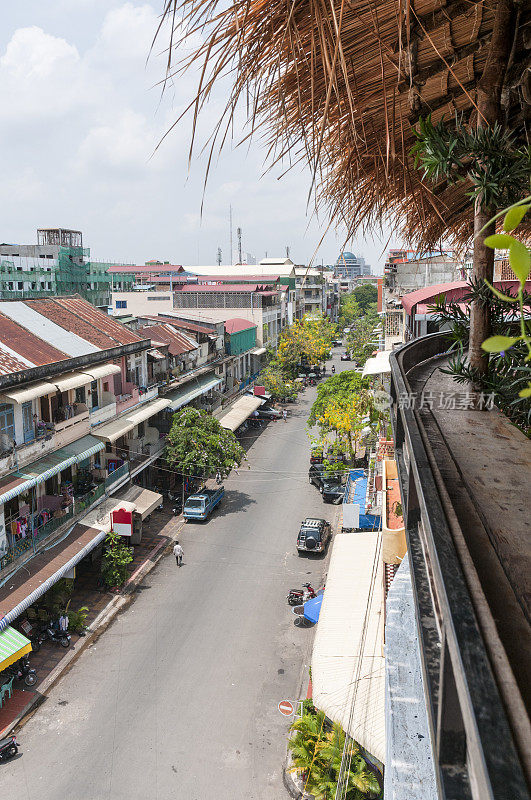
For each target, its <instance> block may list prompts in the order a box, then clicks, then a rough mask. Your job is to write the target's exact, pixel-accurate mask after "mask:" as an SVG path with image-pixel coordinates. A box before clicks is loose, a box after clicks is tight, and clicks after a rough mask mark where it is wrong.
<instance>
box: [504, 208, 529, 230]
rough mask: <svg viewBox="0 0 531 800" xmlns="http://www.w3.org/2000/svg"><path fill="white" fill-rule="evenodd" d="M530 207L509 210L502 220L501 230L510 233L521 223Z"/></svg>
mask: <svg viewBox="0 0 531 800" xmlns="http://www.w3.org/2000/svg"><path fill="white" fill-rule="evenodd" d="M530 208H531V206H526V205H524V206H513V208H510V209H509V211H508V212H507V214H506V215H505V219H504V220H503V230H504V231H507V233H510V232H511V231H514V229H515V228H516V227H517V226H518V225H519V224H520V223H521V221H522V219H523V218H524V217H525V215H526V214H527V212H528V211H529V209H530Z"/></svg>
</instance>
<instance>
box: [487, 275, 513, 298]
mask: <svg viewBox="0 0 531 800" xmlns="http://www.w3.org/2000/svg"><path fill="white" fill-rule="evenodd" d="M484 280H485V283H486V284H487V286H488V287H489V289H490V290H491V292H492V293H493V294H495V295H496V297H498V298H499V299H500V300H507V302H508V303H517V302H518V298H517V297H511V296H510V295H508V294H503V292H500V291H498V289H496V288H495V287H494V286H493V285H492V284H491V283H489V282H488V280H486V279H484Z"/></svg>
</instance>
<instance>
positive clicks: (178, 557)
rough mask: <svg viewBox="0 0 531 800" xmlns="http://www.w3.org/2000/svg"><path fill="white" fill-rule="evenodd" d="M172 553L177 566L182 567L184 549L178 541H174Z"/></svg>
mask: <svg viewBox="0 0 531 800" xmlns="http://www.w3.org/2000/svg"><path fill="white" fill-rule="evenodd" d="M173 555H174V556H175V561H176V562H177V566H178V567H182V564H183V556H184V550H183V549H182V547H181V545H180V544H179V542H175V545H174V547H173Z"/></svg>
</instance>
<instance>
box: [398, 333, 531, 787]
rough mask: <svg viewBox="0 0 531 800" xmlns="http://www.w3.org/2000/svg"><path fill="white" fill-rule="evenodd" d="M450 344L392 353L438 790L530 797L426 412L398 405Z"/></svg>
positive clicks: (433, 340)
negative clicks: (416, 372) (415, 372)
mask: <svg viewBox="0 0 531 800" xmlns="http://www.w3.org/2000/svg"><path fill="white" fill-rule="evenodd" d="M448 347H449V340H448V339H447V337H446V336H445V334H432V335H429V336H425V337H423V338H421V339H417V340H415V341H413V342H411V343H410V344H406V345H405V346H404V347H402V348H400V349H399V350H398V351H395V352H393V353H392V354H391V358H390V363H391V398H392V401H393V402H392V406H391V421H392V426H393V432H394V438H395V448H396V450H395V458H396V462H397V466H398V477H399V481H400V487H401V495H402V507H403V515H404V520H405V525H406V535H407V541H408V550H409V558H410V563H411V568H412V580H413V588H414V597H415V612H416V618H417V628H418V635H419V644H420V652H421V662H422V669H423V679H424V680H423V683H424V696H425V702H426V708H427V712H428V723H429V726H430V733H431V740H432V747H433V753H432V757H433V759H434V763H435V768H436V769H435V771H436V778H437V782H438V796H439V798H441V800H443V799H444V800H449V799H450V798H463V799H465V798H466V799H468V798H473V799H474V800H480V798H481V800H494V799H496V800H502V798H503V800H505V798H509V797H510V798H511V800H524V799H525V800H527V798H528V797H529V794H528V792H527V788H526V781H525V777H524V772H523V768H522V763H521V761H520V759H519V756H518V751H517V747H516V743H515V740H514V738H513V731H512V729H511V726H510V724H509V720H508V716H507V713H506V709H505V706H504V703H503V700H502V697H501V695H500V691H499V689H498V684H497V682H496V678H495V676H494V673H493V669H492V667H491V662H490V659H489V654H488V650H487V646H486V642H485V640H484V638H483V636H482V633H481V630H480V627H479V624H478V618H477V615H476V613H475V609H474V602H473V598H472V595H471V592H470V590H469V584H468V583H467V578H466V576H465V574H464V567H463V564H462V563H461V560H460V558H459V556H458V552H457V549H456V544H455V541H454V537H453V532H452V530H451V529H450V527H449V523H448V519H449V518H451V516H450V515H451V513H452V512H453V507H451V506H450V507H448V500H447V499H443V497H444V495H443V494H441V493H440V492H439V490H438V487H437V477H436V475H435V472H434V470H433V468H432V464H434V458H433V453H432V452H431V447H430V444H429V441H428V437H427V434H426V431H425V429H424V427H423V425H422V422H421V419H420V417H419V415H418V412H416V411H415V410H414V409H412V408H409V407H408V405H409V404H407V403H405V404H404V403H399V402H398V400H399V398H401V397H406V396H407V395H408V394H410V393H411V387H410V384H409V380H408V373H409V372H410V370H411V369H412V368H413V367H415V366H418V365H420V364H423V363H424V362H426V361H428V360H430V359H432V358H434V357H436V356H441V355H443V354H445V353H446V352H447V351H448ZM454 517H455V515H454ZM475 599H476V602H477V598H475ZM424 744H426V743H424ZM419 746H421V744H420V743H419Z"/></svg>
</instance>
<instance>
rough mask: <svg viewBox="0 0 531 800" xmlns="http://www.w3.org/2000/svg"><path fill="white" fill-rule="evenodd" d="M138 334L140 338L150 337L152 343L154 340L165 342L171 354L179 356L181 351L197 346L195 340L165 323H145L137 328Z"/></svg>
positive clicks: (186, 351) (194, 348) (187, 350)
mask: <svg viewBox="0 0 531 800" xmlns="http://www.w3.org/2000/svg"><path fill="white" fill-rule="evenodd" d="M138 334H139V335H140V336H141V337H142V338H145V339H151V342H152V344H153V343H154V340H156V341H157V342H163V343H164V344H167V345H168V350H169V352H170V353H171V354H172V356H179V355H181V354H182V353H189V352H190V351H191V350H196V349H197V348H198V347H199V345H198V344H197V342H194V341H193V339H190V338H189V337H188V336H185V335H184V334H183V333H179V331H178V330H176V328H175V327H174V326H173V325H170V324H167V323H164V324H160V325H146V326H145V327H143V328H139V329H138Z"/></svg>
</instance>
